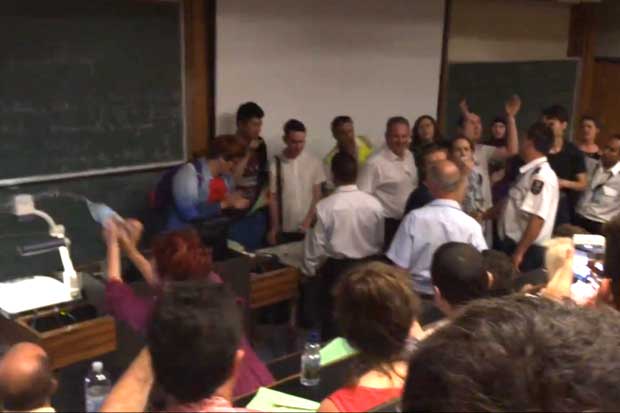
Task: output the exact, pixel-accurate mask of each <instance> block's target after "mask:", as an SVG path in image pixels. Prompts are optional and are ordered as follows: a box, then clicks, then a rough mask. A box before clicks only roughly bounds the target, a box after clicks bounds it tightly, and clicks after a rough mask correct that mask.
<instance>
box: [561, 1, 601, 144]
mask: <svg viewBox="0 0 620 413" xmlns="http://www.w3.org/2000/svg"><path fill="white" fill-rule="evenodd" d="M596 7H597V5H596V4H578V5H575V6H572V7H571V16H570V17H571V18H570V30H569V40H568V50H567V55H568V56H569V57H578V58H581V79H580V82H579V84H578V85H577V87H578V91H577V93H578V101H577V102H578V103H577V107H576V111H575V114H574V116H575V119H579V118H580V117H581V116H582V115H584V114H587V113H590V112H591V111H592V110H593V109H592V97H593V88H594V49H595V47H596V16H597V14H596ZM574 129H575V132H576V133H575V134H574V136H579V122H575V123H574Z"/></svg>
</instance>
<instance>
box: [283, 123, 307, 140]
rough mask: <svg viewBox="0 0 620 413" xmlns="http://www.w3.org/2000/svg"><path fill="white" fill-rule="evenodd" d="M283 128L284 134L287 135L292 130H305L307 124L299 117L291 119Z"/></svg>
mask: <svg viewBox="0 0 620 413" xmlns="http://www.w3.org/2000/svg"><path fill="white" fill-rule="evenodd" d="M282 130H283V131H284V135H285V136H286V135H288V134H289V133H291V132H305V131H306V125H304V124H303V123H302V122H301V121H299V120H297V119H289V120H287V121H286V123H285V124H284V127H283V128H282Z"/></svg>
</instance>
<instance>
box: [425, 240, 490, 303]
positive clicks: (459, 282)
mask: <svg viewBox="0 0 620 413" xmlns="http://www.w3.org/2000/svg"><path fill="white" fill-rule="evenodd" d="M431 277H432V279H433V284H434V285H435V287H437V288H438V289H439V291H440V292H441V297H442V298H443V299H444V300H446V301H447V302H448V303H449V304H450V305H452V306H459V305H463V304H465V303H467V302H469V301H471V300H475V299H478V298H482V297H485V296H487V295H488V291H489V276H488V274H487V272H486V267H485V263H484V260H483V258H482V254H481V253H480V252H479V251H478V250H477V249H475V248H474V247H473V246H471V245H470V244H465V243H462V242H448V243H445V244H443V245H442V246H441V247H439V248H437V250H436V251H435V254H434V255H433V262H432V264H431Z"/></svg>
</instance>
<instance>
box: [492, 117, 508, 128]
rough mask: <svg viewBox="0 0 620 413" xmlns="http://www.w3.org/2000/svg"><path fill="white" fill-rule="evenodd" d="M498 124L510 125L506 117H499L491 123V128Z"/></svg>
mask: <svg viewBox="0 0 620 413" xmlns="http://www.w3.org/2000/svg"><path fill="white" fill-rule="evenodd" d="M496 123H503V124H504V126H506V125H507V124H508V122H506V116H502V115H498V116H496V117H494V118H493V122H491V126H493V125H495V124H496Z"/></svg>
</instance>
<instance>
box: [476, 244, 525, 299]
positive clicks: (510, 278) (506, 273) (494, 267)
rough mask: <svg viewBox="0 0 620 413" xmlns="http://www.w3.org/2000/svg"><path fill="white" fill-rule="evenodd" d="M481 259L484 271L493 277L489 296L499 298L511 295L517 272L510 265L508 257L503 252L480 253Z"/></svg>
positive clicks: (487, 251) (488, 251) (489, 251)
mask: <svg viewBox="0 0 620 413" xmlns="http://www.w3.org/2000/svg"><path fill="white" fill-rule="evenodd" d="M482 259H483V260H484V266H485V269H486V271H487V272H488V273H489V274H491V275H492V276H493V283H492V284H491V291H490V295H492V296H494V297H501V296H504V295H509V294H512V292H513V291H514V288H513V283H514V282H515V280H516V278H517V276H518V272H517V271H516V270H515V267H514V266H513V265H512V260H511V259H510V256H509V255H508V254H506V253H505V252H501V251H497V250H486V251H482Z"/></svg>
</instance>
